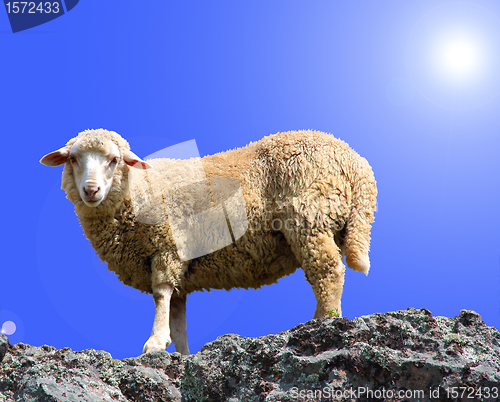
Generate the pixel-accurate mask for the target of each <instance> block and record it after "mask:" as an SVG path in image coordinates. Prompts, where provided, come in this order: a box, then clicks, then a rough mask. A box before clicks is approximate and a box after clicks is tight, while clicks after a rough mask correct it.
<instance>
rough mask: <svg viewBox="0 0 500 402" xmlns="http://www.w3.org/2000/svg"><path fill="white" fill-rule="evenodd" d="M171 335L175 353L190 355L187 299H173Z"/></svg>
mask: <svg viewBox="0 0 500 402" xmlns="http://www.w3.org/2000/svg"><path fill="white" fill-rule="evenodd" d="M170 333H171V336H172V341H173V342H174V345H175V351H176V352H179V353H180V354H182V355H188V354H189V346H188V341H187V333H186V298H185V297H183V298H180V297H172V299H171V300H170Z"/></svg>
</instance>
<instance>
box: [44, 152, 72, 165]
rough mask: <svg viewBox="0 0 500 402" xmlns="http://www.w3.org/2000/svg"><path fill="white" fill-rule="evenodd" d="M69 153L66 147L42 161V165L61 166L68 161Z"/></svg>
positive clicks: (46, 156) (48, 155)
mask: <svg viewBox="0 0 500 402" xmlns="http://www.w3.org/2000/svg"><path fill="white" fill-rule="evenodd" d="M68 156H69V152H68V150H67V149H66V147H63V148H61V149H58V150H57V151H54V152H51V153H50V154H47V155H45V156H44V157H43V158H42V159H40V163H41V164H43V165H46V166H59V165H62V164H63V163H66V161H67V160H68Z"/></svg>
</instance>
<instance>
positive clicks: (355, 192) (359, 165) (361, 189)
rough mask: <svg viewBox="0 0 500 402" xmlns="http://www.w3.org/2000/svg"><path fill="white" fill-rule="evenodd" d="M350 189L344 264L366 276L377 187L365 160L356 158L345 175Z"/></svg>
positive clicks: (368, 265) (368, 266)
mask: <svg viewBox="0 0 500 402" xmlns="http://www.w3.org/2000/svg"><path fill="white" fill-rule="evenodd" d="M346 173H347V176H348V178H349V181H350V183H351V186H352V204H351V205H352V207H351V213H350V215H349V219H348V221H347V226H346V232H345V254H346V264H347V266H348V267H349V268H352V269H353V270H354V271H358V272H363V273H364V274H365V275H368V271H369V270H370V259H369V257H368V251H369V250H370V229H371V223H372V222H373V221H374V212H375V210H376V207H377V185H376V182H375V178H374V176H373V171H372V169H371V167H370V165H369V164H368V162H367V161H366V159H364V158H362V157H359V159H358V160H357V161H356V162H355V163H354V164H353V166H352V170H351V172H346Z"/></svg>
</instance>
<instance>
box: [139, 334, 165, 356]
mask: <svg viewBox="0 0 500 402" xmlns="http://www.w3.org/2000/svg"><path fill="white" fill-rule="evenodd" d="M168 345H170V341H168V342H161V341H160V340H159V339H157V338H155V337H151V338H149V339H148V341H147V342H146V344H145V345H144V348H142V353H143V354H144V353H151V352H158V351H162V350H165V349H166V348H167V346H168Z"/></svg>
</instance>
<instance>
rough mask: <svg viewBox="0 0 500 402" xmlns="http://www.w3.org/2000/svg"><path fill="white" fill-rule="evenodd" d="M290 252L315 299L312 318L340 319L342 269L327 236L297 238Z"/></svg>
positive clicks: (311, 235)
mask: <svg viewBox="0 0 500 402" xmlns="http://www.w3.org/2000/svg"><path fill="white" fill-rule="evenodd" d="M292 250H293V251H294V254H295V256H296V258H297V259H298V260H299V262H300V263H301V267H302V270H303V271H304V273H305V275H306V279H307V281H308V282H309V283H310V284H311V286H312V289H313V292H314V295H315V296H316V301H317V305H316V311H315V312H314V316H313V318H321V317H326V316H329V315H335V316H339V317H341V316H342V309H341V306H340V298H341V297H342V289H343V287H344V274H345V266H344V264H343V263H342V255H341V252H340V249H339V248H338V247H337V245H336V244H335V241H334V240H333V238H332V237H331V236H330V235H329V234H328V233H317V234H314V235H313V234H312V233H309V235H304V234H301V235H298V236H297V238H296V239H295V241H292Z"/></svg>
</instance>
